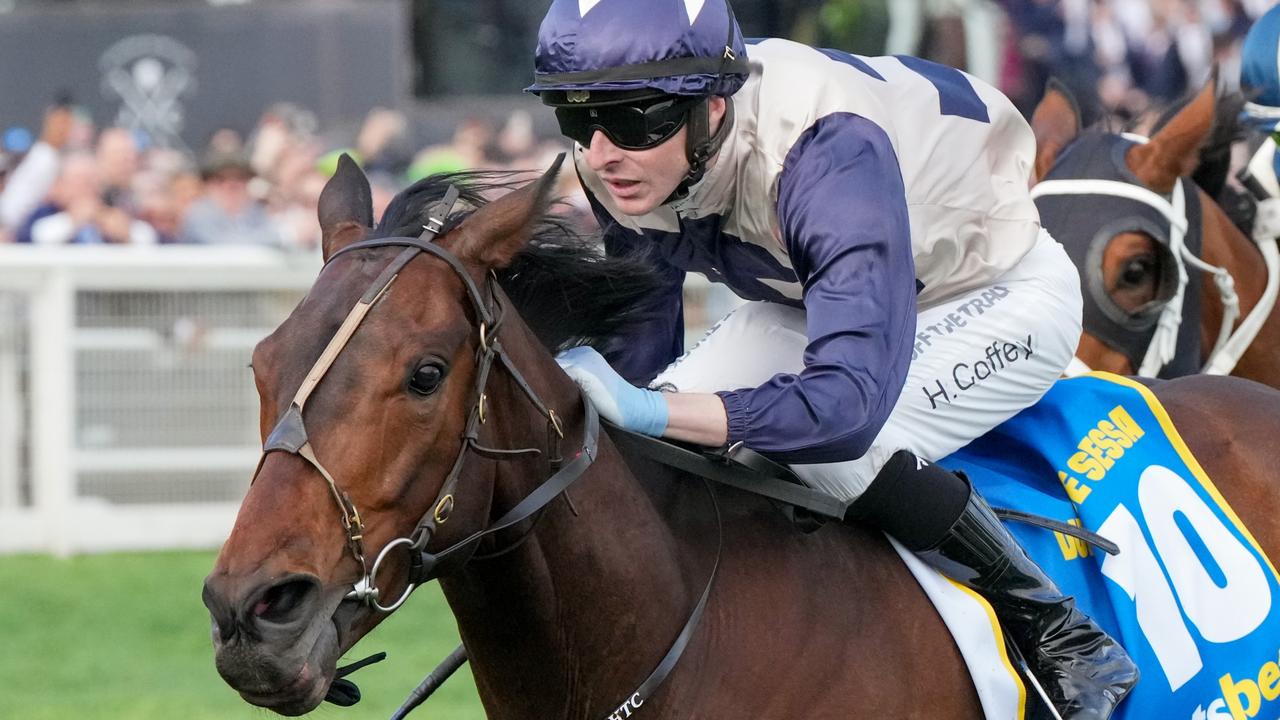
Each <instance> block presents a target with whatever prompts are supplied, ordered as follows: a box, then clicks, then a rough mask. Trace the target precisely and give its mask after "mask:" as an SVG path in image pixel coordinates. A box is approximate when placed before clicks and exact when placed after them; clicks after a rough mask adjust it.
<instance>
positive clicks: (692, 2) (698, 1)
mask: <svg viewBox="0 0 1280 720" xmlns="http://www.w3.org/2000/svg"><path fill="white" fill-rule="evenodd" d="M706 4H707V0H684V9H685V11H686V12H687V13H689V24H690V25H692V24H693V22H694V21H695V20H697V19H698V15H700V14H702V7H703V6H704V5H706Z"/></svg>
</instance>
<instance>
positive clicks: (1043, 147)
mask: <svg viewBox="0 0 1280 720" xmlns="http://www.w3.org/2000/svg"><path fill="white" fill-rule="evenodd" d="M1031 130H1032V131H1033V132H1034V133H1035V134H1036V167H1035V176H1034V177H1033V178H1032V183H1033V184H1034V183H1037V182H1040V178H1043V177H1044V176H1045V174H1046V173H1048V172H1049V168H1051V167H1053V163H1054V161H1055V160H1057V159H1058V153H1060V152H1062V149H1063V148H1065V147H1066V146H1067V145H1070V144H1071V141H1072V140H1075V139H1076V136H1077V135H1079V134H1080V107H1079V106H1078V105H1076V99H1075V96H1073V95H1072V94H1071V91H1070V90H1068V89H1067V86H1066V85H1063V84H1062V83H1061V82H1060V81H1059V80H1058V79H1057V78H1049V83H1048V85H1046V86H1045V90H1044V98H1043V99H1041V100H1040V104H1039V105H1036V110H1035V112H1034V113H1033V114H1032V115H1031Z"/></svg>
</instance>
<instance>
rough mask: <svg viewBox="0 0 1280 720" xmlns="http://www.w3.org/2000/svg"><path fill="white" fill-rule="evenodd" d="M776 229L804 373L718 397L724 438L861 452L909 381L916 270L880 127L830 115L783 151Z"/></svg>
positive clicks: (841, 453) (767, 447) (803, 454)
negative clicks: (788, 269) (798, 315)
mask: <svg viewBox="0 0 1280 720" xmlns="http://www.w3.org/2000/svg"><path fill="white" fill-rule="evenodd" d="M778 222H779V225H780V226H781V229H782V236H783V238H784V240H785V241H786V244H787V252H788V254H789V255H790V257H791V262H792V265H793V266H794V267H795V270H796V274H797V276H798V277H799V278H800V281H801V282H802V283H803V286H804V306H805V311H806V325H807V327H806V334H807V336H808V345H807V346H806V348H805V352H804V370H802V371H801V372H800V373H799V374H797V375H776V376H774V377H773V378H772V379H771V380H769V381H768V382H766V383H765V384H763V385H761V386H760V387H757V388H753V389H742V390H736V391H733V392H722V393H719V395H720V397H721V398H722V399H723V400H724V405H725V409H726V411H727V412H728V416H729V441H730V442H738V441H742V442H743V443H744V444H746V445H747V447H750V448H752V449H754V450H757V451H759V452H762V453H766V454H767V455H769V456H770V457H772V458H774V459H775V460H778V461H780V462H786V463H823V462H841V461H845V460H853V459H856V458H859V457H861V456H862V455H863V454H864V453H865V452H866V451H867V448H868V447H870V445H871V441H872V440H874V439H875V436H876V435H877V434H878V433H879V432H880V428H881V427H883V425H884V423H885V420H886V419H887V418H888V417H889V412H890V411H891V410H892V409H893V406H894V403H895V402H896V401H897V399H898V396H899V394H900V393H901V391H902V386H903V383H904V382H905V380H906V375H907V366H908V364H909V363H910V360H911V340H912V338H913V337H914V335H915V324H916V292H917V284H916V277H915V263H914V260H913V259H912V250H911V228H910V223H909V221H908V218H907V202H906V193H905V191H904V189H903V184H902V172H901V170H900V168H899V166H898V158H897V155H896V154H895V153H894V150H893V146H892V145H891V144H890V142H889V138H888V137H887V136H886V135H885V133H884V131H883V130H882V129H881V128H880V127H878V126H877V125H875V124H874V123H872V122H871V121H869V120H867V119H865V118H863V117H859V116H857V115H851V114H848V113H838V114H834V115H828V116H826V117H823V118H822V119H820V120H819V121H818V122H817V123H815V124H814V125H813V127H811V128H809V129H808V130H806V131H805V133H804V134H803V135H801V136H800V139H799V140H797V141H796V144H795V145H794V146H792V148H791V151H790V152H789V153H788V154H787V158H786V161H785V162H784V164H783V171H782V176H781V178H780V180H779V188H778Z"/></svg>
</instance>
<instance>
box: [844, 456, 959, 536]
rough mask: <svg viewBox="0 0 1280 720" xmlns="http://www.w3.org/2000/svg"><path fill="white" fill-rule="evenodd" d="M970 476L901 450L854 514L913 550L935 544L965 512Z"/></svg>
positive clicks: (851, 511) (858, 502) (855, 506)
mask: <svg viewBox="0 0 1280 720" xmlns="http://www.w3.org/2000/svg"><path fill="white" fill-rule="evenodd" d="M970 492H971V490H970V486H969V483H968V481H967V480H965V478H963V477H962V476H960V475H957V474H955V473H953V472H951V471H950V470H947V469H945V468H943V467H942V466H940V465H934V464H932V463H929V462H926V461H924V460H920V459H919V458H917V457H916V456H915V455H914V454H913V453H911V452H910V451H908V450H899V451H898V452H896V453H894V454H893V455H892V457H890V458H889V461H888V462H887V463H885V465H884V467H883V468H881V470H880V472H879V473H878V474H877V475H876V477H875V479H874V480H872V481H871V485H870V486H869V487H867V489H866V491H865V492H863V493H862V495H861V496H859V497H858V499H857V500H856V501H854V503H853V505H851V506H850V508H849V518H850V519H854V520H860V521H862V522H866V523H868V524H870V525H872V526H874V527H876V528H878V529H880V530H883V531H884V532H886V533H888V534H889V535H891V536H892V537H893V538H894V539H896V540H897V541H898V542H900V543H902V544H903V545H904V546H905V547H906V548H907V549H908V550H911V551H912V552H920V551H922V550H928V549H930V548H932V547H935V546H936V545H937V544H938V543H939V542H941V541H942V539H943V538H944V537H945V536H946V534H947V531H949V530H950V529H951V527H952V526H953V525H955V523H956V520H958V519H959V518H960V515H961V513H963V512H964V508H965V505H966V504H967V503H968V502H969V493H970Z"/></svg>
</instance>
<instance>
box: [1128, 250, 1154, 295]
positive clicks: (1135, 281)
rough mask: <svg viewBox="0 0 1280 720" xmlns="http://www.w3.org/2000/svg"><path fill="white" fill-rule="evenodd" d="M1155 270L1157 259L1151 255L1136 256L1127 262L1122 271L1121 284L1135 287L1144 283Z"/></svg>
mask: <svg viewBox="0 0 1280 720" xmlns="http://www.w3.org/2000/svg"><path fill="white" fill-rule="evenodd" d="M1154 270H1155V260H1154V259H1153V258H1149V257H1141V258H1134V259H1133V260H1130V261H1129V262H1128V263H1126V264H1125V266H1124V270H1123V271H1122V272H1121V273H1120V285H1121V286H1122V287H1127V288H1135V287H1138V286H1139V285H1142V284H1143V282H1145V281H1146V279H1147V278H1148V277H1150V276H1151V275H1152V274H1153V272H1154Z"/></svg>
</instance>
